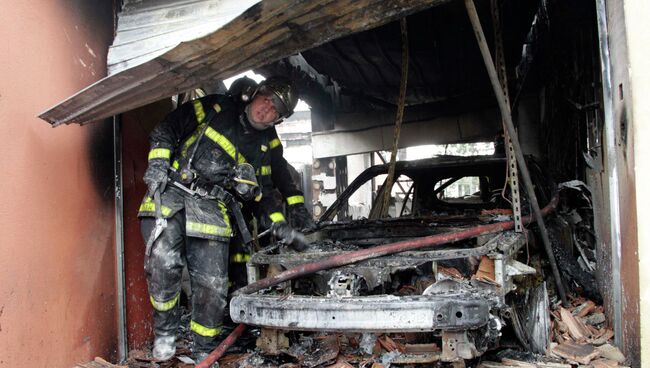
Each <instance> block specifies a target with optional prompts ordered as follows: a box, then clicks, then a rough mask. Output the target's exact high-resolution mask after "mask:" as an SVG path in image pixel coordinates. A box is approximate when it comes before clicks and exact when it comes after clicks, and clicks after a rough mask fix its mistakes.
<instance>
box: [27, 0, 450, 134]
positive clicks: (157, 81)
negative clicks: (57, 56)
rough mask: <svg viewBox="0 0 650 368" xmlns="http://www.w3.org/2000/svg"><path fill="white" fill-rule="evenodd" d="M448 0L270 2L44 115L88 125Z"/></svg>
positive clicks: (54, 120) (57, 122)
mask: <svg viewBox="0 0 650 368" xmlns="http://www.w3.org/2000/svg"><path fill="white" fill-rule="evenodd" d="M448 1H450V0H358V1H353V2H350V1H345V0H329V1H302V0H292V1H289V0H265V1H262V2H260V3H258V4H256V5H254V6H253V7H251V8H250V9H249V10H247V11H246V12H244V13H243V14H241V15H240V16H238V17H237V18H235V19H234V20H233V21H231V22H230V23H228V24H226V25H225V26H224V27H222V28H221V29H219V30H218V31H216V32H213V33H211V34H209V35H207V36H205V37H202V38H199V39H197V40H193V41H190V42H184V43H181V44H180V45H178V46H176V47H174V48H173V49H171V50H170V51H167V52H166V53H165V54H163V55H161V56H159V57H157V58H155V59H153V60H151V61H149V62H146V63H144V64H141V65H139V66H136V67H133V68H131V69H128V70H125V71H123V72H120V73H117V74H114V75H112V76H110V77H107V78H104V79H102V80H101V81H99V82H97V83H95V84H93V85H91V86H89V87H87V88H86V89H84V90H82V91H80V92H78V93H77V94H75V95H74V96H72V97H70V98H68V99H66V100H65V101H63V102H61V103H59V104H58V105H56V106H55V107H53V108H51V109H49V110H48V111H46V112H44V113H42V114H41V115H40V117H41V118H42V119H44V120H46V121H48V122H50V123H52V124H53V125H54V126H57V125H60V124H69V123H85V122H89V121H93V120H98V119H102V118H106V117H109V116H112V115H115V114H118V113H122V112H125V111H128V110H131V109H134V108H136V107H139V106H143V105H145V104H148V103H151V102H154V101H157V100H160V99H162V98H165V97H169V96H172V95H174V94H177V93H179V92H183V91H187V90H190V89H192V88H195V87H197V86H201V85H202V84H208V83H214V81H215V80H221V79H225V78H228V77H231V76H233V75H236V74H237V73H240V72H242V71H245V70H249V69H254V68H256V67H261V66H263V65H266V64H269V63H271V62H273V61H276V60H279V59H281V58H283V57H287V56H289V55H293V54H296V53H298V52H300V51H303V50H306V49H309V48H313V47H315V46H318V45H321V44H323V43H326V42H329V41H331V40H333V39H336V38H339V37H343V36H347V35H350V34H353V33H356V32H361V31H364V30H368V29H371V28H375V27H378V26H380V25H383V24H386V23H388V22H391V21H394V20H397V19H399V18H401V17H404V16H406V15H409V14H412V13H415V12H418V11H421V10H424V9H427V8H429V7H432V6H436V5H440V4H443V3H446V2H448Z"/></svg>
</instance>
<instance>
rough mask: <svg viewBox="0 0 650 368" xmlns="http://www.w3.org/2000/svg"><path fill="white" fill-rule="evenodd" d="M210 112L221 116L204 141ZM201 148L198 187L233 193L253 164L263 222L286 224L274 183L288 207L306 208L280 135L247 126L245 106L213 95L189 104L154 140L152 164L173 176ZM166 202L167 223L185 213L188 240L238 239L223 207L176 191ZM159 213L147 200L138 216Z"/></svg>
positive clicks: (165, 195)
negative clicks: (242, 170)
mask: <svg viewBox="0 0 650 368" xmlns="http://www.w3.org/2000/svg"><path fill="white" fill-rule="evenodd" d="M210 109H214V111H215V112H216V114H215V115H214V117H213V118H212V119H210V122H209V123H208V126H207V128H206V129H205V133H204V135H203V137H202V138H200V139H199V137H200V134H201V132H202V131H203V128H204V127H205V125H204V124H206V121H205V120H207V119H206V116H209V111H210ZM197 144H198V147H196V153H195V154H194V157H193V160H192V164H191V166H192V167H191V168H192V169H193V170H194V171H195V172H196V174H197V179H196V183H197V185H199V186H201V187H203V188H206V189H208V191H209V189H210V188H212V187H214V186H215V185H217V186H220V187H223V188H228V186H229V179H230V176H231V175H232V170H233V168H234V167H235V165H236V164H242V163H249V164H251V165H252V166H253V167H254V169H255V171H256V175H257V181H258V183H259V185H260V187H261V190H262V197H261V199H259V204H258V205H257V206H255V208H256V209H257V210H256V212H257V213H256V215H257V216H258V217H262V216H264V217H266V218H267V219H269V220H270V221H271V222H281V221H285V218H284V216H283V214H282V212H281V203H280V202H279V201H278V199H277V196H273V195H271V194H272V190H273V186H274V182H275V186H276V187H277V188H278V189H280V191H281V192H282V193H283V194H284V196H285V197H286V198H287V201H288V202H289V201H294V202H295V201H298V202H300V201H302V202H304V199H302V198H303V197H302V192H300V191H299V190H298V189H297V188H296V186H295V184H294V183H293V181H292V180H291V177H290V176H289V175H288V169H287V167H286V165H287V162H286V161H285V160H284V158H283V157H282V145H281V143H280V140H279V139H278V137H277V133H276V132H275V129H274V128H270V129H267V130H263V131H258V130H255V129H253V128H252V127H251V126H250V124H249V123H248V122H247V120H246V114H244V113H243V106H242V105H240V104H236V103H234V102H233V100H232V99H231V98H230V97H228V96H222V95H209V96H206V97H203V98H201V99H197V100H194V101H190V102H188V103H186V104H183V105H181V106H180V107H179V108H177V109H176V110H174V111H172V112H171V113H170V114H168V115H167V116H166V117H165V119H164V120H163V121H162V122H161V123H160V124H158V126H156V128H155V129H154V130H153V131H152V133H151V135H150V145H151V150H150V152H149V160H159V159H167V160H170V163H171V171H172V174H173V173H174V172H178V171H179V170H180V169H181V168H183V167H185V166H186V165H187V163H188V160H189V158H190V156H191V155H192V152H193V150H194V149H195V146H196V145H197ZM276 172H277V175H276ZM172 177H173V175H172ZM161 200H162V207H161V212H162V215H163V216H164V217H166V218H170V217H172V216H173V215H174V214H175V213H176V212H178V211H180V210H185V217H186V224H185V225H186V226H185V227H186V234H187V236H193V237H199V238H205V239H215V240H224V241H225V240H227V239H228V238H230V237H232V236H233V229H232V226H231V221H230V217H229V216H228V213H227V208H226V206H225V204H224V203H223V201H220V200H215V199H205V198H197V197H193V196H190V195H188V194H186V193H184V192H183V191H181V190H180V189H177V188H175V187H173V186H167V189H166V190H165V191H164V192H163V193H162V196H161ZM155 213H156V209H155V204H154V203H153V201H152V199H151V198H150V197H149V196H146V197H145V198H144V200H143V202H142V204H141V206H140V211H139V214H138V216H140V217H142V216H148V217H153V216H155Z"/></svg>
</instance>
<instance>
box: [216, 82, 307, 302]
mask: <svg viewBox="0 0 650 368" xmlns="http://www.w3.org/2000/svg"><path fill="white" fill-rule="evenodd" d="M257 88H258V85H257V82H255V81H254V80H253V79H251V78H248V77H241V78H239V79H237V80H235V81H234V82H233V83H232V84H231V85H230V88H229V89H228V94H229V95H230V96H231V98H232V99H233V101H234V102H235V103H239V104H243V105H245V104H247V103H248V102H249V101H250V99H251V96H252V95H253V94H254V92H255V91H256V90H257ZM242 108H243V107H242ZM276 125H277V124H276ZM268 130H269V135H270V137H271V138H270V140H269V149H270V150H271V179H272V181H273V186H274V187H275V188H276V189H278V191H279V192H280V194H281V195H282V197H283V199H284V206H285V208H286V213H287V221H288V222H289V225H290V226H291V227H292V228H294V229H297V230H302V231H311V230H314V229H315V228H316V223H315V222H314V219H313V217H312V215H311V214H310V213H309V211H308V210H307V208H306V207H305V197H304V195H303V192H302V190H300V187H299V185H298V184H297V182H296V179H295V178H296V177H297V176H299V174H298V172H297V171H296V170H295V169H294V168H293V167H292V166H291V165H290V164H289V163H288V162H287V161H286V159H285V158H284V155H283V147H282V142H281V141H280V138H279V137H278V135H277V131H276V129H275V126H273V127H269V128H268ZM262 222H263V221H262ZM261 225H262V227H263V228H268V224H264V223H262V224H261ZM230 250H231V251H230V281H231V284H232V286H233V287H235V289H236V288H239V287H241V286H244V285H245V284H246V272H245V270H246V268H245V265H246V262H248V261H249V260H250V259H251V254H250V253H248V252H247V251H246V249H245V247H244V246H243V245H242V244H241V242H233V244H231V247H230Z"/></svg>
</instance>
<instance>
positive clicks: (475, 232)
mask: <svg viewBox="0 0 650 368" xmlns="http://www.w3.org/2000/svg"><path fill="white" fill-rule="evenodd" d="M557 202H558V196H557V195H556V196H555V197H553V200H552V201H551V202H550V203H549V204H548V205H547V206H546V207H544V209H543V210H540V215H547V214H549V213H551V212H553V211H554V210H555V206H556V205H557ZM522 221H523V222H524V224H529V223H531V222H534V221H535V220H533V217H532V216H530V215H528V216H525V217H524V218H523V219H522ZM513 227H514V222H513V221H506V222H499V223H495V224H488V225H479V226H476V227H473V228H469V229H465V230H459V231H452V232H448V233H443V234H436V235H431V236H425V237H422V238H417V239H410V240H405V241H400V242H395V243H389V244H384V245H380V246H377V247H373V248H367V249H361V250H357V251H353V252H347V253H345V254H338V255H335V256H331V257H327V258H324V259H321V260H317V261H314V262H311V263H305V264H302V265H300V266H296V267H294V268H291V269H289V270H286V271H284V272H281V273H279V274H277V275H275V276H272V277H267V278H265V279H262V280H260V281H258V282H256V283H254V284H250V285H247V286H245V287H243V288H241V289H239V290H237V291H236V292H235V293H234V295H239V294H250V293H254V292H256V291H259V290H262V289H266V288H268V287H271V286H274V285H277V284H279V283H281V282H285V281H288V280H292V279H295V278H297V277H301V276H304V275H309V274H312V273H314V272H317V271H321V270H326V269H330V268H335V267H341V266H345V265H349V264H352V263H357V262H360V261H364V260H366V259H371V258H377V257H381V256H386V255H389V254H394V253H400V252H405V251H409V250H416V249H421V248H425V247H431V246H436V245H443V244H449V243H453V242H457V241H460V240H464V239H469V238H474V237H477V236H479V235H485V234H491V233H496V232H500V231H505V230H509V229H512V228H513Z"/></svg>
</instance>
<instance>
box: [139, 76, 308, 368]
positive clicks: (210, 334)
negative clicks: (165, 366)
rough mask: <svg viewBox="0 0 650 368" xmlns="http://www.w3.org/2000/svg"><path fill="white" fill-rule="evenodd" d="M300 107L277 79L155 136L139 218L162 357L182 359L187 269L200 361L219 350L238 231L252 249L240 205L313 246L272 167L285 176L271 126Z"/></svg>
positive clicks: (178, 115) (211, 100)
mask: <svg viewBox="0 0 650 368" xmlns="http://www.w3.org/2000/svg"><path fill="white" fill-rule="evenodd" d="M296 103H297V96H296V93H295V89H294V87H293V86H292V84H291V83H290V82H289V81H288V80H286V79H284V78H281V77H272V78H269V79H267V80H265V81H263V82H262V83H260V85H259V86H258V87H257V88H255V90H254V92H253V93H252V94H251V98H250V101H249V102H248V103H246V104H238V103H235V102H234V101H233V100H232V99H231V98H230V97H229V96H223V95H209V96H206V97H203V98H200V99H197V100H194V101H190V102H188V103H186V104H183V105H181V106H180V107H179V108H178V109H176V110H174V111H173V112H171V113H170V114H169V115H167V116H166V117H165V119H164V120H163V121H162V122H161V123H160V124H159V125H158V126H156V128H154V130H153V131H152V133H151V135H150V144H151V150H150V151H149V156H148V161H149V165H148V167H147V170H146V172H145V175H144V181H145V183H146V184H147V186H148V193H147V195H146V196H145V198H144V200H143V202H142V204H141V206H140V211H139V214H138V216H139V217H140V218H141V231H142V235H143V238H144V239H145V242H146V244H147V245H146V250H145V273H146V276H147V284H148V288H149V294H150V300H151V304H152V306H153V310H154V311H153V317H154V333H155V339H154V347H153V351H152V353H153V356H154V358H155V359H158V360H161V361H164V360H168V359H170V358H171V357H173V356H174V354H175V350H176V345H175V341H176V332H177V329H178V326H179V322H180V314H179V313H180V311H179V305H178V301H179V297H180V290H181V273H182V270H183V267H184V266H185V264H187V268H188V271H189V274H190V283H191V287H192V300H191V305H192V317H191V321H190V330H191V331H192V340H193V343H192V351H193V353H194V356H195V359H196V360H197V361H201V360H204V359H205V357H206V356H207V354H208V353H209V352H210V351H211V350H212V349H213V348H214V347H215V346H216V343H217V338H218V336H219V334H220V332H221V325H222V320H223V314H224V309H225V307H226V296H227V289H228V258H229V257H228V253H229V243H230V241H231V239H232V238H233V237H234V236H235V234H236V233H237V234H238V235H239V237H240V238H242V239H243V241H244V243H250V233H249V231H248V229H247V227H246V225H245V221H244V219H243V217H242V214H241V209H240V208H241V205H240V203H243V202H253V203H256V205H255V206H254V208H255V212H256V213H255V215H256V216H257V217H258V218H259V219H260V220H261V222H262V223H264V222H267V223H268V224H269V225H270V226H271V228H272V229H273V233H274V235H275V236H276V237H277V238H279V239H281V240H284V242H285V243H287V244H290V245H292V246H294V247H296V248H301V247H303V246H304V245H305V240H304V236H303V235H302V234H301V233H299V232H297V231H295V230H294V229H293V228H291V227H290V225H289V224H288V223H287V221H286V219H285V217H284V215H283V214H282V212H281V203H279V201H277V200H276V198H277V197H276V196H274V195H272V191H273V182H272V170H273V169H277V170H282V167H280V166H281V165H283V163H282V162H281V161H278V160H277V157H276V158H275V159H274V156H273V154H272V151H273V148H274V145H276V144H277V143H276V141H274V139H276V138H277V135H275V130H274V129H271V128H272V127H273V126H274V125H275V124H277V123H279V122H281V121H282V119H284V118H286V117H288V116H290V115H291V114H292V113H293V109H294V108H295V106H296ZM274 160H275V161H274ZM284 164H286V161H285V162H284ZM278 165H280V166H278Z"/></svg>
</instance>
